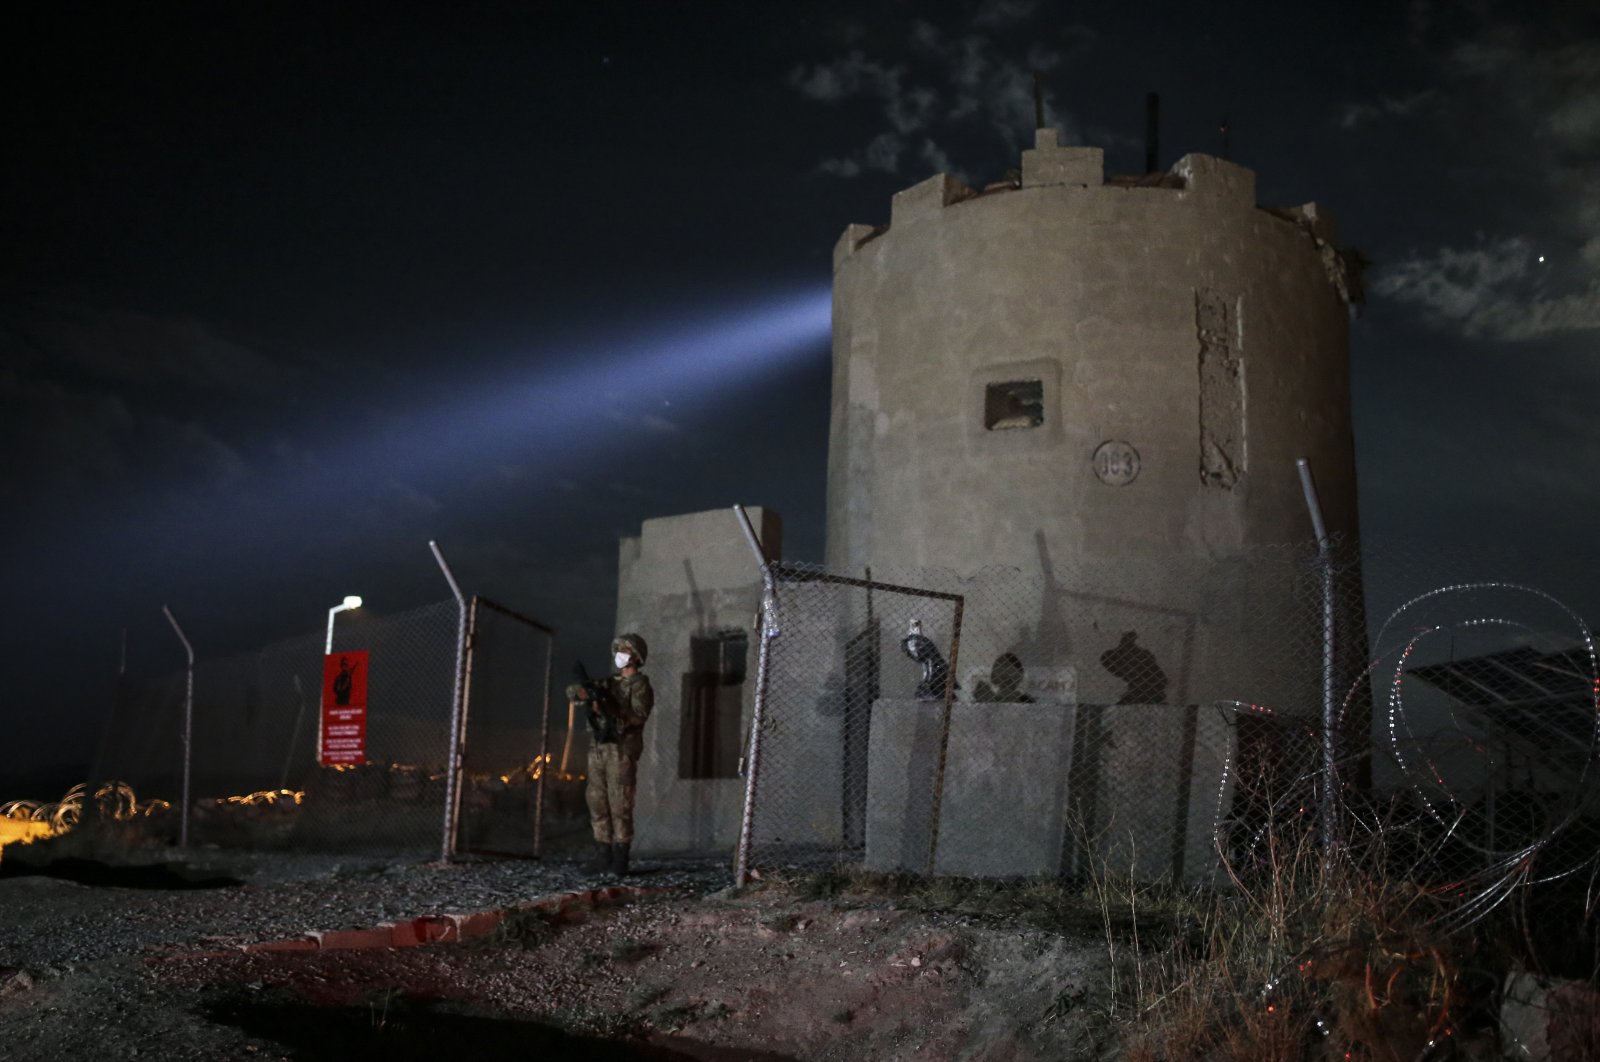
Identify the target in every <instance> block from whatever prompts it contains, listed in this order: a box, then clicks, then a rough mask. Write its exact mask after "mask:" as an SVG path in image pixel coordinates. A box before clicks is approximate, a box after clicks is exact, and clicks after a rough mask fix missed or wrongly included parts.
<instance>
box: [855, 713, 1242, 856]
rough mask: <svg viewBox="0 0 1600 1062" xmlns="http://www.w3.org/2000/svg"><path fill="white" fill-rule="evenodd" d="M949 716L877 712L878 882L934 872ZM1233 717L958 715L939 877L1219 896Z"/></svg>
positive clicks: (872, 761) (872, 837)
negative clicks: (934, 828)
mask: <svg viewBox="0 0 1600 1062" xmlns="http://www.w3.org/2000/svg"><path fill="white" fill-rule="evenodd" d="M939 717H940V706H939V705H938V704H937V703H932V702H927V701H889V700H883V701H879V702H877V703H876V704H875V705H874V706H873V714H872V738H871V747H870V753H869V759H868V781H867V815H866V820H867V834H866V841H867V843H866V856H865V860H864V863H865V865H866V866H867V868H868V869H872V870H882V871H895V870H908V871H913V872H916V873H921V872H923V870H924V869H925V868H926V867H927V857H928V840H929V837H928V832H929V829H928V828H929V824H930V823H931V822H932V807H933V787H934V775H935V769H936V765H937V763H938V750H939ZM1232 720H1233V716H1232V715H1231V713H1224V712H1218V711H1217V710H1215V709H1212V708H1203V709H1199V710H1197V709H1194V708H1174V707H1170V706H1165V705H1113V706H1098V705H1097V706H1078V705H1073V704H971V703H957V704H955V705H953V706H952V711H951V720H950V740H949V746H948V753H947V756H946V761H945V780H944V792H943V798H942V800H941V802H940V809H939V848H938V854H937V859H936V862H935V873H938V874H951V875H958V876H964V877H1013V876H1038V875H1057V874H1062V875H1068V876H1071V875H1082V874H1085V873H1087V872H1088V870H1089V869H1090V864H1091V862H1092V863H1093V864H1094V865H1095V866H1096V867H1097V868H1098V869H1099V870H1100V871H1101V872H1104V871H1110V872H1111V873H1113V874H1126V875H1130V876H1132V877H1134V878H1137V879H1138V880H1141V881H1162V880H1170V879H1172V878H1174V877H1176V878H1180V879H1182V880H1184V881H1188V882H1191V883H1196V882H1207V883H1214V882H1216V881H1217V880H1218V879H1219V877H1220V866H1221V865H1220V862H1219V860H1218V858H1217V853H1216V846H1215V842H1214V836H1215V827H1216V823H1217V821H1218V816H1219V814H1221V813H1226V811H1227V809H1228V808H1229V806H1230V799H1231V795H1232V788H1231V786H1230V785H1227V784H1226V779H1225V777H1224V764H1225V763H1227V762H1228V758H1229V754H1230V752H1231V750H1232V749H1233V747H1234V737H1233V727H1232Z"/></svg>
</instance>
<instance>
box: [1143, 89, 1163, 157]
mask: <svg viewBox="0 0 1600 1062" xmlns="http://www.w3.org/2000/svg"><path fill="white" fill-rule="evenodd" d="M1160 168H1161V95H1160V93H1156V92H1151V93H1148V94H1147V95H1146V96H1145V98H1144V172H1146V173H1155V172H1156V170H1158V169H1160Z"/></svg>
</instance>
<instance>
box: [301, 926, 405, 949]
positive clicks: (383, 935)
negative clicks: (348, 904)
mask: <svg viewBox="0 0 1600 1062" xmlns="http://www.w3.org/2000/svg"><path fill="white" fill-rule="evenodd" d="M317 937H318V938H319V939H318V941H317V944H318V946H319V947H320V948H321V949H322V950H323V951H348V950H352V949H357V948H387V947H388V946H389V945H390V943H391V940H392V938H391V936H390V932H389V929H388V927H387V926H380V927H376V928H373V929H330V930H327V931H326V932H323V933H318V934H317Z"/></svg>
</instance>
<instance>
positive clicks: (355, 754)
mask: <svg viewBox="0 0 1600 1062" xmlns="http://www.w3.org/2000/svg"><path fill="white" fill-rule="evenodd" d="M317 747H318V748H319V749H320V750H321V751H320V758H321V760H322V764H323V766H325V767H328V766H333V765H335V764H341V763H366V762H367V651H366V650H365V649H362V650H359V651H356V652H351V653H329V654H328V655H327V656H326V657H324V658H323V660H322V733H321V740H320V741H319V742H318V746H317Z"/></svg>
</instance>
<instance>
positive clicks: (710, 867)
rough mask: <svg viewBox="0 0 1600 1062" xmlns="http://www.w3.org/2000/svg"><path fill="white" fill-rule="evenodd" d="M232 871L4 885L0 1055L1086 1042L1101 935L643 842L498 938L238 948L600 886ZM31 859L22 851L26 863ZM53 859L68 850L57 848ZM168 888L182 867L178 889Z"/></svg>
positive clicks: (236, 867)
mask: <svg viewBox="0 0 1600 1062" xmlns="http://www.w3.org/2000/svg"><path fill="white" fill-rule="evenodd" d="M200 856H201V858H198V859H197V861H196V862H195V863H193V864H191V865H190V866H189V867H188V873H189V875H190V876H191V877H207V876H211V877H214V876H219V875H226V876H229V877H232V878H236V879H239V880H240V881H241V882H242V884H238V885H234V886H230V887H214V888H127V887H115V886H107V885H86V884H80V883H77V882H73V881H68V880H62V879H60V878H56V877H47V876H41V875H30V876H22V877H16V876H10V877H3V878H0V905H3V909H4V911H5V915H4V918H3V921H0V1059H6V1060H18V1062H31V1060H40V1062H47V1060H48V1062H54V1060H56V1059H61V1058H69V1057H85V1058H95V1059H143V1058H158V1059H163V1060H165V1059H173V1060H181V1059H195V1060H200V1059H259V1058H272V1059H285V1060H287V1059H296V1060H301V1059H347V1058H366V1057H375V1058H376V1057H381V1058H384V1059H385V1060H386V1062H396V1060H404V1059H412V1058H415V1059H429V1060H434V1059H437V1058H439V1057H440V1056H442V1055H448V1054H449V1053H450V1052H451V1051H460V1050H462V1049H469V1050H472V1051H473V1052H474V1053H477V1054H489V1055H495V1054H504V1055H505V1056H507V1057H526V1056H537V1057H540V1058H543V1059H578V1058H582V1059H602V1060H603V1059H625V1060H639V1059H660V1060H688V1059H693V1060H699V1062H735V1060H737V1062H795V1060H800V1059H806V1060H810V1059H835V1058H838V1059H885V1060H888V1059H894V1060H900V1059H906V1060H909V1059H924V1058H939V1059H945V1058H949V1059H972V1060H983V1062H1025V1060H1031V1059H1091V1058H1096V1057H1101V1056H1102V1055H1103V1053H1104V1050H1105V1043H1106V1041H1105V1033H1106V1030H1105V1026H1104V1022H1103V1021H1100V1020H1099V1019H1097V1018H1096V1017H1095V1012H1096V1010H1097V1004H1096V1003H1095V997H1096V995H1097V993H1098V992H1099V991H1100V988H1099V987H1098V986H1103V985H1104V984H1105V981H1106V978H1105V973H1104V968H1103V967H1104V958H1103V949H1102V948H1101V947H1099V946H1098V945H1096V944H1093V943H1091V942H1087V941H1075V940H1072V939H1070V938H1068V937H1064V936H1061V935H1060V934H1055V933H1049V932H1043V931H1040V930H1034V929H1028V928H1026V927H1021V926H1015V925H1006V924H996V923H993V922H988V921H985V920H983V919H973V918H970V917H967V916H962V915H956V914H953V913H950V912H938V911H921V910H914V909H906V908H904V907H902V906H900V905H898V904H896V903H895V902H893V901H892V900H889V899H886V898H884V897H881V896H861V897H845V896H840V897H834V898H829V899H806V898H803V897H800V896H797V895H795V894H793V893H790V892H788V891H786V890H785V889H784V888H783V887H781V886H767V885H764V884H758V885H756V886H754V887H752V888H749V889H745V890H730V889H728V888H727V885H728V881H729V870H728V866H727V863H726V861H725V860H721V859H718V860H712V861H698V862H696V861H665V860H642V861H639V862H638V863H637V869H638V871H639V873H638V874H637V875H631V876H630V877H629V879H628V882H627V883H628V884H629V885H633V886H639V887H641V888H642V889H645V890H649V891H648V892H646V893H644V894H642V895H640V896H639V897H637V898H636V899H635V900H633V901H632V902H629V903H626V904H623V905H621V906H617V907H612V908H605V909H601V910H598V911H595V912H592V913H590V914H588V915H587V916H583V917H580V919H579V920H578V921H575V922H569V921H565V920H562V921H558V922H550V921H549V920H547V919H544V918H541V917H540V916H537V915H533V916H518V917H517V918H515V919H513V920H511V921H508V922H507V923H506V924H504V925H503V926H502V927H501V928H500V929H499V930H497V931H496V932H495V933H494V934H492V935H491V937H489V938H484V939H482V940H476V941H471V942H467V943H461V944H444V945H429V946H424V947H413V948H402V949H374V950H368V951H323V952H306V953H289V954H284V953H245V952H242V951H239V950H237V945H240V944H244V943H249V942H255V941H262V940H276V939H285V938H290V937H296V936H299V935H301V934H303V933H305V932H307V931H309V930H328V929H348V928H363V927H368V926H372V925H376V924H378V923H381V922H386V921H396V920H400V919H409V918H416V917H419V916H421V915H429V914H460V913H466V912H470V911H476V910H487V909H494V908H503V907H506V906H509V905H512V904H518V903H525V902H527V901H529V900H534V899H538V898H541V897H549V896H555V895H560V894H562V893H567V892H572V891H577V890H583V889H592V888H596V887H598V886H600V885H603V884H611V883H613V881H612V879H608V878H604V877H599V876H593V875H587V874H585V873H583V872H582V871H581V870H580V869H579V867H578V865H577V863H576V862H575V861H572V860H550V861H546V862H525V861H509V860H508V861H466V862H461V863H457V864H454V865H450V866H437V865H419V864H414V863H412V864H387V863H378V862H370V861H361V860H351V859H348V858H344V859H334V858H328V857H319V856H305V855H270V856H268V855H254V856H239V855H225V854H223V853H201V854H200ZM15 869H17V868H16V867H15V866H12V867H9V868H8V870H12V871H14V870H15ZM58 869H59V867H58ZM168 884H169V885H170V884H172V882H170V881H169V882H168Z"/></svg>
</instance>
